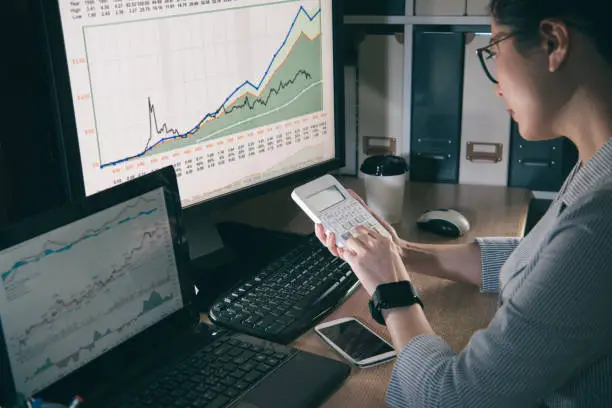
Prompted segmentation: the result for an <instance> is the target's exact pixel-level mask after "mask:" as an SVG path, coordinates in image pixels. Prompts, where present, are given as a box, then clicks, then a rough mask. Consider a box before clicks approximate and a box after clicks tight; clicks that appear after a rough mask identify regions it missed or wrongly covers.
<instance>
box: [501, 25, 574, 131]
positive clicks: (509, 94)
mask: <svg viewBox="0 0 612 408" xmlns="http://www.w3.org/2000/svg"><path fill="white" fill-rule="evenodd" d="M510 34H511V32H510V31H509V30H508V29H507V28H506V27H504V26H499V25H496V24H495V22H493V23H492V36H491V42H494V41H496V40H498V39H503V38H505V37H506V36H508V35H510ZM491 51H492V52H493V53H494V55H495V56H494V57H493V64H494V65H495V71H496V76H497V80H498V82H499V84H498V85H496V92H497V94H498V95H499V96H500V97H501V98H502V99H503V100H504V102H505V103H506V107H507V109H508V111H509V113H510V114H511V115H512V117H513V119H514V120H515V121H516V122H517V123H518V125H519V131H520V133H521V135H522V136H523V138H525V139H527V140H549V139H553V138H555V137H558V136H559V135H556V134H555V132H554V130H553V129H554V122H555V119H556V116H557V114H558V112H560V110H561V109H562V104H561V100H562V99H561V96H562V93H563V92H562V91H563V90H562V89H560V87H561V88H562V87H563V84H560V83H559V80H558V79H557V78H555V74H554V73H551V72H550V61H549V53H548V51H547V49H546V48H544V47H536V48H533V49H529V50H527V51H523V52H522V53H520V52H519V51H518V49H517V48H516V39H515V38H514V37H513V36H510V37H509V38H507V39H505V40H503V41H500V42H499V43H497V44H495V45H493V46H492V47H491Z"/></svg>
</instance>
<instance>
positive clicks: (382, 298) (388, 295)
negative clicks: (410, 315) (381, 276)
mask: <svg viewBox="0 0 612 408" xmlns="http://www.w3.org/2000/svg"><path fill="white" fill-rule="evenodd" d="M415 304H419V305H421V307H423V302H421V299H420V297H419V294H418V292H417V290H416V288H415V287H414V285H413V284H412V283H411V282H409V281H401V282H394V283H385V284H383V285H379V286H378V287H377V288H376V290H375V291H374V294H373V295H372V298H371V299H370V302H369V306H370V314H371V315H372V318H373V319H374V320H376V321H377V322H378V323H380V324H382V325H385V319H384V317H383V313H382V311H383V310H384V309H393V308H396V307H407V306H412V305H415Z"/></svg>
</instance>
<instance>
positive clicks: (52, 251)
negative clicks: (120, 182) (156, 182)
mask: <svg viewBox="0 0 612 408" xmlns="http://www.w3.org/2000/svg"><path fill="white" fill-rule="evenodd" d="M155 211H157V208H153V209H152V210H149V211H141V212H139V213H138V214H136V215H135V216H133V217H127V218H124V219H122V220H120V221H118V222H117V223H116V224H115V225H107V226H106V227H104V228H102V229H100V230H98V231H96V232H92V233H90V234H87V235H84V236H82V237H81V238H79V239H78V240H76V241H74V242H71V243H70V244H66V245H65V246H63V247H61V248H58V249H47V250H45V251H44V252H43V253H42V255H40V256H36V257H33V258H31V259H28V258H26V259H23V260H21V261H18V262H16V263H15V264H14V265H13V267H12V268H11V269H9V270H8V271H6V272H4V273H3V274H2V282H6V281H7V280H8V279H9V277H11V275H13V276H15V275H14V273H15V272H16V271H17V270H18V269H19V268H22V267H24V266H26V265H29V264H32V263H36V262H40V261H42V260H43V259H44V258H46V257H48V256H51V255H54V254H60V253H62V252H66V251H69V250H70V249H72V247H74V246H75V245H78V244H80V243H81V242H83V241H85V240H87V239H89V238H93V237H97V236H98V235H100V234H102V233H104V232H106V231H108V230H110V229H113V228H114V227H117V226H119V225H121V224H125V223H126V222H129V221H133V220H136V219H138V218H140V217H142V216H145V215H151V214H153V213H154V212H155Z"/></svg>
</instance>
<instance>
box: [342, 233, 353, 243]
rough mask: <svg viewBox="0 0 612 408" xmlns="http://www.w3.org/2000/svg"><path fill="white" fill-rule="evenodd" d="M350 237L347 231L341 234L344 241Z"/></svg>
mask: <svg viewBox="0 0 612 408" xmlns="http://www.w3.org/2000/svg"><path fill="white" fill-rule="evenodd" d="M350 237H351V233H350V232H347V233H346V234H344V235H342V239H343V240H345V241H348V239H349V238H350Z"/></svg>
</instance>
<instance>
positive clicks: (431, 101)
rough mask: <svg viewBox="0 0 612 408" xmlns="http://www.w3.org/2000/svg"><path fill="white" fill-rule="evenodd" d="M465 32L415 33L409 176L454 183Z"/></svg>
mask: <svg viewBox="0 0 612 408" xmlns="http://www.w3.org/2000/svg"><path fill="white" fill-rule="evenodd" d="M464 44H465V41H464V34H463V33H458V32H445V31H440V30H437V29H434V28H425V27H421V28H417V29H415V33H414V46H413V47H414V48H413V54H414V64H413V72H412V75H413V76H412V124H411V136H410V163H411V173H410V178H411V180H413V181H422V182H437V183H457V182H458V181H459V154H460V149H461V146H460V140H461V101H462V97H463V93H462V88H463V86H462V85H463V84H462V83H463V52H464Z"/></svg>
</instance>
